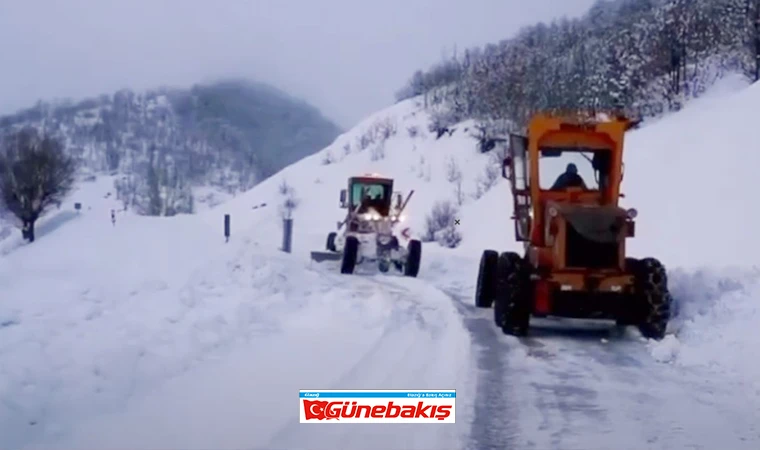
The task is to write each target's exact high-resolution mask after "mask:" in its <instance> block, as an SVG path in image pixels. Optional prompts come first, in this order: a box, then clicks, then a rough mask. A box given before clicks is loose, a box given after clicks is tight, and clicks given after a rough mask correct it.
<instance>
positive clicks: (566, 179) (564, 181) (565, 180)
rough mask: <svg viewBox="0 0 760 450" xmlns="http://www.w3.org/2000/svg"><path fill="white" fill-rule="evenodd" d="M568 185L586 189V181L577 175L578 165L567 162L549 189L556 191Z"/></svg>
mask: <svg viewBox="0 0 760 450" xmlns="http://www.w3.org/2000/svg"><path fill="white" fill-rule="evenodd" d="M569 187H579V188H583V189H588V188H587V187H586V183H585V182H584V181H583V177H581V176H580V175H578V167H577V166H576V165H575V164H573V163H568V165H567V167H566V168H565V172H564V173H562V174H560V176H559V177H558V178H557V181H555V182H554V184H553V185H552V187H551V190H552V191H556V190H561V189H566V188H569Z"/></svg>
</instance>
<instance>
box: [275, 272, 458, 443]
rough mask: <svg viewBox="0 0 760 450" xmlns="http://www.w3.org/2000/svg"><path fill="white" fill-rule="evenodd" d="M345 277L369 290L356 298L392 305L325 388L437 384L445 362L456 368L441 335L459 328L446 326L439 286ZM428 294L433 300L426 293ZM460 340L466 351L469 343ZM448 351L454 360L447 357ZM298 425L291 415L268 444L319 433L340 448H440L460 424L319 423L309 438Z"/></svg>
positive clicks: (447, 310) (447, 304) (449, 311)
mask: <svg viewBox="0 0 760 450" xmlns="http://www.w3.org/2000/svg"><path fill="white" fill-rule="evenodd" d="M349 280H350V281H348V283H351V284H353V285H354V286H355V288H356V289H357V290H360V291H365V292H368V294H367V295H366V296H365V297H364V298H362V299H360V301H366V302H382V303H383V304H386V305H388V306H389V307H390V313H389V314H388V316H387V317H386V319H385V322H384V324H383V328H382V330H381V331H380V333H378V334H377V336H376V337H374V338H373V340H372V341H371V343H369V344H368V345H367V346H365V349H366V350H364V351H362V353H361V354H360V355H358V358H356V359H355V360H354V361H353V362H352V363H351V364H350V366H348V368H347V369H345V370H343V371H342V373H340V374H339V375H338V377H337V378H336V379H335V381H333V382H332V383H330V386H325V388H332V389H351V388H356V389H362V388H393V389H407V388H416V387H420V385H422V386H423V387H432V385H433V384H435V385H436V386H438V383H439V382H438V381H437V380H438V379H446V378H450V377H449V373H448V371H449V367H447V365H448V366H452V365H453V366H454V367H459V366H458V363H459V362H460V361H459V359H461V358H459V357H458V356H457V349H452V348H449V346H447V345H446V344H447V341H446V340H445V339H446V338H447V337H451V336H452V333H453V334H456V333H457V331H456V329H452V328H451V327H450V326H449V325H450V322H451V321H452V320H454V321H455V322H456V324H457V325H458V324H459V321H458V317H457V313H456V312H455V311H454V308H453V305H452V303H451V301H450V298H448V296H446V295H445V294H443V293H442V292H440V291H438V290H435V291H434V292H430V291H428V290H429V289H434V288H431V287H430V286H428V285H427V284H424V283H423V284H418V283H420V282H419V281H417V280H411V279H406V278H400V277H393V276H387V275H380V276H377V277H373V276H359V277H355V278H351V279H349ZM430 294H433V297H434V298H433V299H430V298H429V297H430ZM465 336H466V335H465ZM463 345H464V346H466V348H467V350H469V345H468V343H466V342H465V343H463ZM452 353H454V355H452ZM452 356H453V357H454V358H455V359H456V361H452V360H451V358H452ZM442 366H443V367H442ZM431 377H432V378H431ZM452 381H453V380H452ZM428 385H430V386H428ZM439 387H442V388H450V387H452V386H439ZM299 427H300V423H299V422H298V419H297V418H296V419H294V420H289V421H288V422H287V423H285V424H283V426H282V427H280V428H279V429H278V430H277V431H276V432H275V433H274V434H273V435H272V436H271V437H270V439H269V446H270V447H273V448H274V447H283V448H284V447H287V448H295V447H303V446H304V445H305V443H311V444H312V445H313V440H314V438H315V437H316V436H319V437H320V440H322V441H323V442H330V443H334V444H335V445H336V446H337V447H340V448H354V447H359V446H361V447H363V448H368V446H372V445H374V446H376V448H402V447H403V448H430V447H431V442H432V446H434V447H439V448H443V447H441V445H442V444H450V443H451V442H452V440H451V439H452V438H455V436H452V435H453V434H455V433H456V432H457V431H458V429H459V428H457V427H456V426H455V427H452V428H449V429H447V430H445V431H443V432H441V430H433V429H431V430H430V432H427V431H425V432H422V431H424V430H420V428H419V427H418V426H416V425H414V424H408V425H358V424H353V425H343V426H341V427H333V426H325V427H319V430H318V431H316V434H311V435H310V438H309V439H301V438H302V437H303V430H302V428H299ZM399 427H401V428H399ZM460 428H461V427H460ZM312 431H314V430H313V429H312Z"/></svg>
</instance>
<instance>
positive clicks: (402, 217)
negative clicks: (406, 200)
mask: <svg viewBox="0 0 760 450" xmlns="http://www.w3.org/2000/svg"><path fill="white" fill-rule="evenodd" d="M405 220H406V216H403V215H402V216H398V221H399V222H403V221H405Z"/></svg>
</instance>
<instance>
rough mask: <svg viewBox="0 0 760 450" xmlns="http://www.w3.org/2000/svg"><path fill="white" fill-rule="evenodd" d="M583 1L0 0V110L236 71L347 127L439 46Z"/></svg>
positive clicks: (587, 1) (387, 98) (389, 97)
mask: <svg viewBox="0 0 760 450" xmlns="http://www.w3.org/2000/svg"><path fill="white" fill-rule="evenodd" d="M593 1H594V0H528V1H526V0H456V1H454V0H375V1H371V2H370V1H362V0H0V114H5V113H11V112H14V111H16V110H18V109H20V108H23V107H27V106H30V105H31V104H33V103H34V102H35V101H37V100H38V99H40V98H42V99H52V98H61V97H72V98H81V97H86V96H91V95H98V94H101V93H111V92H112V91H114V90H116V89H120V88H123V87H130V88H134V89H146V88H151V87H157V86H160V85H174V86H189V85H191V84H193V83H196V82H199V81H206V80H211V79H214V78H216V77H220V76H245V77H252V78H256V79H258V80H260V81H264V82H268V83H271V84H273V85H275V86H277V87H279V88H281V89H284V90H286V91H288V92H289V93H291V94H293V95H295V96H299V97H301V98H303V99H305V100H306V101H308V102H310V103H312V104H313V105H314V106H316V107H318V108H320V109H321V110H322V111H323V112H324V113H325V115H327V116H328V117H330V118H332V119H333V120H335V121H336V122H337V123H338V124H339V125H341V126H343V127H344V128H349V127H350V126H352V125H353V124H354V123H355V122H357V121H359V120H361V119H362V118H363V117H364V116H366V115H368V114H370V113H372V112H373V111H375V110H377V109H380V108H382V107H384V106H386V105H389V104H391V103H392V102H393V93H394V92H395V91H396V90H397V89H398V88H399V87H401V85H402V84H403V83H404V82H405V81H406V79H407V78H408V77H409V76H410V75H411V74H412V73H413V72H414V70H416V69H418V68H424V67H427V66H428V65H429V64H431V63H433V62H435V61H437V60H439V59H440V58H441V55H442V51H443V50H444V49H448V50H451V49H453V48H454V46H455V45H456V46H458V48H459V49H460V50H461V49H463V48H466V47H470V46H472V45H482V44H485V43H488V42H494V41H498V40H501V39H504V38H507V37H509V36H510V35H512V34H513V33H514V32H515V31H516V30H517V29H519V28H520V27H521V26H524V25H529V24H532V23H534V22H536V21H539V20H550V19H552V18H554V17H561V16H563V15H569V16H576V15H578V14H581V13H583V12H584V11H585V10H586V9H588V8H589V7H590V6H591V4H592V3H593Z"/></svg>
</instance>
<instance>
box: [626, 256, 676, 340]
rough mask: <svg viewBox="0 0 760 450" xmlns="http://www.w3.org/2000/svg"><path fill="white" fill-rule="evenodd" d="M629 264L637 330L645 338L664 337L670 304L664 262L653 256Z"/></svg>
mask: <svg viewBox="0 0 760 450" xmlns="http://www.w3.org/2000/svg"><path fill="white" fill-rule="evenodd" d="M632 265H633V273H634V276H635V282H634V288H635V291H636V293H635V294H634V295H635V297H636V302H635V303H636V306H637V310H638V313H639V314H638V315H639V321H638V328H639V331H640V332H641V335H642V336H644V337H645V338H647V339H655V340H658V341H659V340H660V339H662V338H664V337H665V331H666V330H667V327H668V321H669V320H670V314H671V307H672V304H673V297H672V296H671V295H670V291H669V290H668V275H667V272H666V270H665V266H663V265H662V263H661V262H660V261H658V260H657V259H655V258H644V259H641V260H639V261H636V262H635V263H633V264H632Z"/></svg>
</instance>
